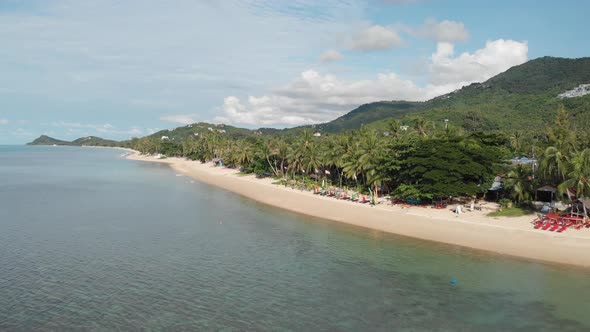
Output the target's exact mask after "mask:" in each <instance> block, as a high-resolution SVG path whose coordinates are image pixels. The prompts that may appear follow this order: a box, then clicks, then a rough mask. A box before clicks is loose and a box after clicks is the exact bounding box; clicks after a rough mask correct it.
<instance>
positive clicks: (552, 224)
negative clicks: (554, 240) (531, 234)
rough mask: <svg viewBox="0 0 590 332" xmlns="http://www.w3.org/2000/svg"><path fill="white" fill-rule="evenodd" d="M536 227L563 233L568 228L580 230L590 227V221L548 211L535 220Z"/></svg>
mask: <svg viewBox="0 0 590 332" xmlns="http://www.w3.org/2000/svg"><path fill="white" fill-rule="evenodd" d="M533 224H534V225H535V226H534V227H533V228H534V229H539V230H543V231H550V232H557V233H561V232H563V231H565V230H566V229H568V228H573V229H576V230H580V229H582V228H590V221H585V220H584V218H581V217H576V216H568V215H564V216H562V215H559V214H557V213H548V214H546V215H540V216H539V218H537V219H535V220H533Z"/></svg>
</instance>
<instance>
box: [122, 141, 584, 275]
mask: <svg viewBox="0 0 590 332" xmlns="http://www.w3.org/2000/svg"><path fill="white" fill-rule="evenodd" d="M127 158H128V159H133V160H139V161H149V162H161V163H166V164H170V165H171V167H172V168H173V169H175V170H176V171H178V172H180V173H183V174H185V175H188V176H190V177H193V178H194V179H197V180H199V181H202V182H205V183H208V184H211V185H215V186H218V187H221V188H224V189H227V190H229V191H232V192H235V193H237V194H240V195H243V196H246V197H249V198H251V199H254V200H256V201H258V202H261V203H265V204H269V205H272V206H276V207H279V208H283V209H286V210H290V211H293V212H297V213H302V214H305V215H310V216H314V217H319V218H324V219H329V220H334V221H339V222H344V223H348V224H352V225H357V226H361V227H366V228H371V229H376V230H380V231H384V232H389V233H395V234H399V235H404V236H410V237H414V238H419V239H424V240H430V241H436V242H443V243H449V244H454V245H460V246H465V247H470V248H475V249H480V250H486V251H491V252H495V253H499V254H506V255H512V256H518V257H524V258H530V259H535V260H543V261H548V262H554V263H562V264H571V265H579V266H590V229H587V228H584V229H582V230H579V231H578V230H573V229H568V230H566V231H565V232H563V233H556V232H549V231H542V230H535V229H533V225H532V224H531V221H532V219H533V218H534V217H533V216H525V217H518V218H507V217H502V218H491V217H487V216H486V214H487V213H488V212H489V211H485V209H484V211H474V212H465V213H464V214H461V215H459V216H457V215H455V214H453V213H452V212H451V211H449V209H443V210H437V209H431V208H423V207H411V208H402V207H400V206H397V205H396V206H392V205H391V204H388V203H381V204H379V205H378V206H375V207H371V206H369V205H368V204H360V203H355V202H350V201H343V200H337V199H334V198H330V197H322V196H319V195H314V194H313V193H311V192H306V191H299V190H297V189H291V188H289V187H284V186H278V185H273V184H272V182H273V181H274V180H271V179H256V178H255V177H254V176H238V175H237V174H236V173H237V171H236V170H233V169H227V168H221V167H214V166H213V165H212V164H211V163H207V164H201V163H200V162H194V161H188V160H184V159H179V158H168V159H155V158H153V157H148V156H142V155H139V154H138V153H134V154H131V155H129V156H128V157H127Z"/></svg>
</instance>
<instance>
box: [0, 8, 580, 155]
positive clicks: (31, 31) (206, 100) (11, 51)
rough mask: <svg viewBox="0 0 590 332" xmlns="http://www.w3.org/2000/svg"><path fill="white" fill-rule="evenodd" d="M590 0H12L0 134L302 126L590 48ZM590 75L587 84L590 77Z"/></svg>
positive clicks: (3, 13)
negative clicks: (204, 125) (203, 124)
mask: <svg viewBox="0 0 590 332" xmlns="http://www.w3.org/2000/svg"><path fill="white" fill-rule="evenodd" d="M589 12H590V1H586V0H564V1H559V2H555V1H549V0H546V1H544V0H536V1H532V0H519V1H513V0H512V1H503V0H496V1H473V0H470V1H461V0H457V1H454V0H342V1H336V0H322V1H312V0H275V1H270V0H223V1H209V0H201V1H199V0H169V1H162V0H126V1H120V0H84V1H80V0H0V144H22V143H26V142H29V141H31V140H33V139H34V138H36V137H37V136H39V135H41V134H46V135H50V136H52V137H55V138H59V139H65V140H72V139H76V138H78V137H84V136H90V135H94V136H100V137H104V138H109V139H117V140H121V139H128V138H131V137H141V136H144V135H148V134H151V133H153V132H155V131H158V130H160V129H166V128H174V127H177V126H182V125H186V124H189V123H193V122H199V121H205V122H214V123H225V124H232V125H236V126H240V127H247V128H259V127H276V128H284V127H292V126H296V125H302V124H312V123H320V122H326V121H330V120H332V119H334V118H336V117H338V116H341V115H343V114H345V113H347V112H348V111H350V110H352V109H354V108H356V107H358V106H359V105H361V104H364V103H369V102H373V101H379V100H427V99H429V98H432V97H435V96H438V95H441V94H444V93H448V92H451V91H454V90H456V89H458V88H460V87H462V86H464V85H467V84H470V83H473V82H481V81H485V80H486V79H488V78H490V77H492V76H494V75H497V74H499V73H501V72H503V71H505V70H507V69H508V68H510V67H512V66H515V65H519V64H522V63H524V62H526V61H528V60H531V59H535V58H538V57H542V56H557V57H567V58H578V57H585V56H589V55H590V43H589V42H588V38H587V27H586V25H585V22H586V20H587V18H586V17H585V14H586V13H589ZM589 83H590V82H589Z"/></svg>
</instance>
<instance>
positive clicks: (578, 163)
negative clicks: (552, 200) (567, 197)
mask: <svg viewBox="0 0 590 332" xmlns="http://www.w3.org/2000/svg"><path fill="white" fill-rule="evenodd" d="M570 188H575V189H576V196H577V197H590V148H586V149H584V150H583V151H581V152H576V153H574V154H573V156H572V157H571V158H570V167H569V172H568V173H567V174H566V176H565V181H563V182H562V183H561V184H560V185H559V186H558V189H559V191H560V192H562V193H564V192H567V191H568V189H570Z"/></svg>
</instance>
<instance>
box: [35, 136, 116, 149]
mask: <svg viewBox="0 0 590 332" xmlns="http://www.w3.org/2000/svg"><path fill="white" fill-rule="evenodd" d="M27 145H66V146H111V147H115V146H121V145H122V143H121V142H117V141H112V140H107V139H103V138H100V137H96V136H88V137H81V138H78V139H77V140H74V141H71V142H68V141H62V140H59V139H55V138H53V137H49V136H46V135H41V136H39V138H37V139H35V140H34V141H32V142H30V143H27Z"/></svg>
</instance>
